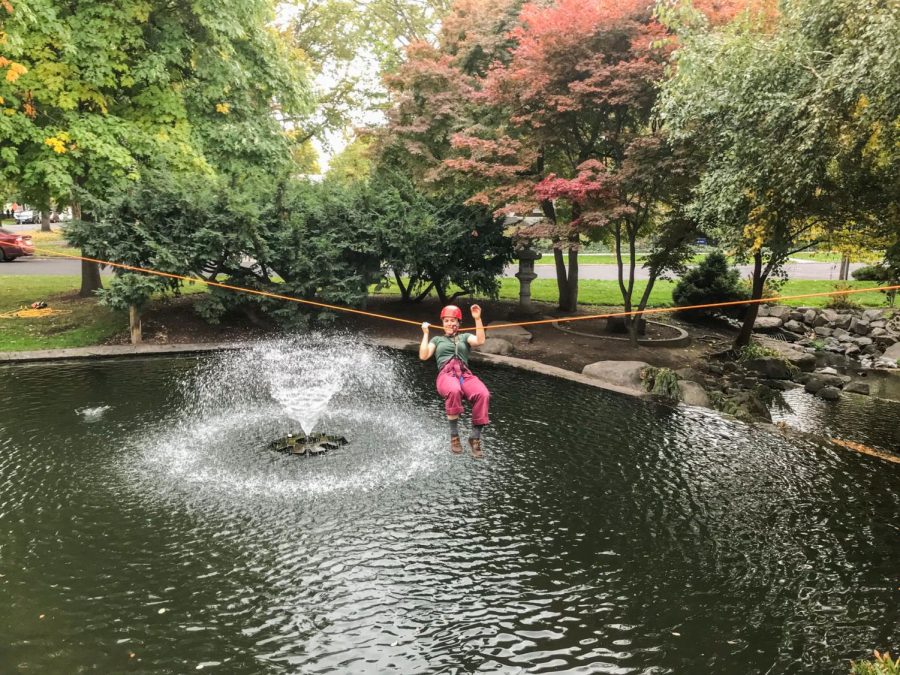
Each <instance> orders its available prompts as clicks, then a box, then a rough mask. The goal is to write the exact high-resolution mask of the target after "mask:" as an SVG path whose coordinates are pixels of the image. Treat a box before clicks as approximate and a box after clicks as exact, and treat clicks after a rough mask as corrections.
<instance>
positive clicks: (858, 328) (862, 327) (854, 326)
mask: <svg viewBox="0 0 900 675" xmlns="http://www.w3.org/2000/svg"><path fill="white" fill-rule="evenodd" d="M849 331H850V332H851V333H856V334H857V335H865V334H866V333H868V332H869V322H868V321H866V320H865V319H857V318H856V317H853V319H851V320H850V328H849Z"/></svg>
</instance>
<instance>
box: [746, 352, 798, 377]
mask: <svg viewBox="0 0 900 675" xmlns="http://www.w3.org/2000/svg"><path fill="white" fill-rule="evenodd" d="M744 367H745V368H746V369H747V370H752V371H754V372H756V373H759V374H760V375H762V376H763V377H765V378H768V379H770V380H790V379H791V369H790V367H789V366H788V364H787V362H786V361H785V360H784V359H782V358H778V357H774V356H767V357H763V358H759V359H749V360H747V361H745V362H744Z"/></svg>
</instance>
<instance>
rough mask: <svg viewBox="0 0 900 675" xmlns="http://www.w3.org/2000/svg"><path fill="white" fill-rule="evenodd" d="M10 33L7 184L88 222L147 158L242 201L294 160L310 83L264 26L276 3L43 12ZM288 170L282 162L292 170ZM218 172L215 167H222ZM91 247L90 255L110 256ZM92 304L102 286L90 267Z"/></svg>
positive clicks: (4, 125)
mask: <svg viewBox="0 0 900 675" xmlns="http://www.w3.org/2000/svg"><path fill="white" fill-rule="evenodd" d="M27 7H28V9H27V11H24V12H16V13H14V14H13V15H12V16H11V17H8V18H7V21H6V22H5V25H4V28H5V30H6V35H7V44H6V45H4V46H5V47H6V48H7V50H8V51H9V53H10V55H11V57H10V58H15V59H16V60H17V61H19V62H20V63H21V64H22V69H23V70H22V71H21V72H20V73H19V76H18V77H16V78H15V79H13V80H12V81H10V78H7V79H6V81H5V82H3V83H0V96H2V98H3V100H4V102H5V103H4V105H6V114H5V115H4V116H3V117H2V119H0V144H2V153H0V162H2V164H0V174H2V176H3V177H4V178H6V179H7V180H9V181H11V182H14V183H15V184H16V185H17V186H18V188H19V189H20V190H21V191H22V192H23V193H24V194H26V195H35V197H36V198H41V199H44V200H46V199H47V198H48V196H49V197H50V198H53V199H54V200H56V201H62V202H64V203H66V202H69V201H72V202H75V207H76V211H77V212H79V213H80V216H81V218H82V219H85V220H87V221H91V220H92V219H94V217H95V215H96V211H97V209H98V208H99V207H101V206H102V205H103V204H104V202H105V201H106V200H107V199H109V197H110V195H112V194H115V193H117V192H120V191H122V190H126V189H127V185H128V183H130V182H133V181H135V180H137V179H139V177H140V170H141V168H142V166H143V164H144V163H145V162H146V160H147V159H149V158H154V160H156V159H164V160H166V161H167V162H168V163H169V164H170V165H171V166H173V167H176V168H177V169H178V170H182V171H191V172H194V173H195V174H196V173H200V174H204V173H205V174H207V175H209V174H211V173H212V172H214V171H215V170H219V171H224V172H229V173H230V175H231V176H232V177H233V182H232V184H233V187H234V188H235V193H236V196H235V197H234V200H235V201H238V200H240V199H241V196H240V195H241V194H243V189H244V187H245V186H247V185H253V184H254V183H255V182H258V181H259V180H260V179H261V178H262V177H263V176H262V174H263V172H261V171H260V169H259V168H258V165H259V164H260V163H262V162H266V161H270V160H272V159H273V157H275V156H277V155H279V154H281V155H282V156H283V155H284V154H285V153H284V150H285V148H286V147H287V145H286V143H287V141H286V139H285V138H284V135H283V134H282V130H281V128H280V126H279V123H278V121H277V120H276V119H275V117H274V113H275V112H276V110H275V109H274V108H276V107H277V113H278V114H279V115H280V116H282V118H285V119H290V117H291V116H292V115H293V114H294V112H295V111H297V110H298V109H302V107H303V105H304V102H305V96H304V89H303V80H302V73H300V72H298V71H297V69H296V68H295V67H294V66H293V65H292V64H291V63H290V62H289V61H288V60H287V58H286V56H287V52H286V50H285V48H284V46H283V44H282V43H280V42H279V40H278V38H277V35H275V34H274V32H273V31H271V30H269V29H267V28H266V24H267V22H268V21H269V20H270V19H271V18H272V16H273V12H272V5H271V3H270V2H269V1H268V0H241V2H234V3H228V4H227V6H223V7H218V6H216V7H212V6H205V5H202V4H196V3H183V2H178V3H174V4H173V3H164V2H160V1H158V0H154V1H151V2H147V3H144V4H140V5H129V4H126V5H121V6H120V5H115V6H111V5H109V4H108V3H104V2H100V1H99V0H92V1H87V2H80V3H77V4H76V5H65V4H62V5H61V4H59V3H55V2H51V1H50V0H34V1H33V2H30V3H29V4H28V6H27ZM282 164H283V162H282ZM214 167H215V168H214ZM95 244H97V242H95V241H85V251H86V253H87V254H88V255H90V256H93V257H102V256H101V255H100V254H101V247H99V246H97V245H95ZM82 270H83V275H82V276H83V283H82V293H83V294H87V293H90V292H92V291H93V290H94V289H96V288H98V287H99V274H98V273H97V270H96V266H95V265H94V264H92V263H84V264H83V268H82Z"/></svg>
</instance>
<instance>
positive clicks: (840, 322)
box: [834, 314, 853, 328]
mask: <svg viewBox="0 0 900 675" xmlns="http://www.w3.org/2000/svg"><path fill="white" fill-rule="evenodd" d="M851 321H853V315H851V314H840V315H839V316H838V318H837V319H835V321H834V325H835V326H836V327H837V328H847V327H849V326H850V322H851Z"/></svg>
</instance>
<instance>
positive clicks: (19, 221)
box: [13, 209, 40, 225]
mask: <svg viewBox="0 0 900 675" xmlns="http://www.w3.org/2000/svg"><path fill="white" fill-rule="evenodd" d="M36 217H37V218H40V214H37V213H35V212H34V211H32V210H31V209H29V210H27V211H16V212H15V213H14V214H13V218H15V220H16V225H28V224H30V223H33V222H34V219H35V218H36Z"/></svg>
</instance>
